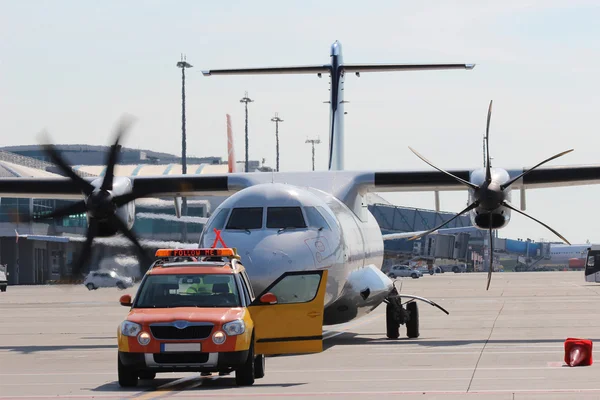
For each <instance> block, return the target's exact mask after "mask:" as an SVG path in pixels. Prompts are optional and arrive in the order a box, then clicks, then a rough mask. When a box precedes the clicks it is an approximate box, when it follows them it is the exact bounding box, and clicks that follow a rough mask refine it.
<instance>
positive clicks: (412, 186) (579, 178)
mask: <svg viewBox="0 0 600 400" xmlns="http://www.w3.org/2000/svg"><path fill="white" fill-rule="evenodd" d="M527 169H528V168H523V169H516V170H509V171H508V173H509V175H510V176H511V177H516V176H518V175H520V174H521V173H522V172H523V171H526V170H527ZM448 172H450V173H451V174H453V175H455V176H457V177H459V178H461V179H464V180H466V181H469V176H470V173H471V171H469V170H454V171H452V170H450V171H448ZM365 178H366V176H363V177H362V178H359V180H361V181H363V182H365V183H367V181H371V182H372V183H371V184H367V185H366V186H367V187H366V190H367V191H371V192H424V191H455V190H466V187H465V186H464V185H462V184H461V183H459V182H457V181H455V180H454V179H453V178H452V177H450V176H448V175H446V174H443V173H441V172H438V171H406V172H395V171H388V172H375V173H374V174H373V176H372V178H371V176H370V177H369V178H366V179H365ZM597 184H600V164H595V165H581V166H570V165H569V166H555V167H545V168H537V169H535V170H533V171H531V172H530V173H528V174H527V175H525V176H524V177H523V178H521V179H519V180H518V181H516V182H515V183H514V184H513V185H512V186H511V187H512V188H513V189H522V188H525V189H538V188H555V187H566V186H584V185H597Z"/></svg>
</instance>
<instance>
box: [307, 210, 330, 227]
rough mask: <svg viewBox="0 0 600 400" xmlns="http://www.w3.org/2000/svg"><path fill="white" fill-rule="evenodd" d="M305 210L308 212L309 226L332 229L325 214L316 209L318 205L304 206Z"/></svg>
mask: <svg viewBox="0 0 600 400" xmlns="http://www.w3.org/2000/svg"><path fill="white" fill-rule="evenodd" d="M304 211H305V212H306V219H307V220H308V226H310V227H311V228H317V229H318V228H323V229H331V228H330V226H329V224H328V223H327V221H326V220H325V218H324V217H323V215H321V213H320V212H319V211H318V210H317V209H316V207H304Z"/></svg>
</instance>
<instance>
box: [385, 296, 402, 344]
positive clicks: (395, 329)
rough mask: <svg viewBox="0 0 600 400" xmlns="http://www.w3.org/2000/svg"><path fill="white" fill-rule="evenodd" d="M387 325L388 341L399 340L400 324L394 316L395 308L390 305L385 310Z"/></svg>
mask: <svg viewBox="0 0 600 400" xmlns="http://www.w3.org/2000/svg"><path fill="white" fill-rule="evenodd" d="M385 325H386V331H387V338H388V339H398V337H399V336H400V324H399V323H398V322H397V321H396V318H395V316H394V306H393V305H392V304H390V303H388V304H387V305H386V308H385Z"/></svg>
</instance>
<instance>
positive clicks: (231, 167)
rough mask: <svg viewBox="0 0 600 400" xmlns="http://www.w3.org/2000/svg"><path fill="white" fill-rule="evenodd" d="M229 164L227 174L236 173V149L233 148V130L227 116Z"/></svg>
mask: <svg viewBox="0 0 600 400" xmlns="http://www.w3.org/2000/svg"><path fill="white" fill-rule="evenodd" d="M227 164H228V165H229V168H228V171H227V172H229V173H232V172H235V147H234V146H233V130H232V128H231V115H229V114H227Z"/></svg>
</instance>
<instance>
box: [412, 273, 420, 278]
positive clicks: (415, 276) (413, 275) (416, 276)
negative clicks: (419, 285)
mask: <svg viewBox="0 0 600 400" xmlns="http://www.w3.org/2000/svg"><path fill="white" fill-rule="evenodd" d="M410 276H411V277H412V278H413V279H417V278H418V277H419V275H417V274H415V273H414V272H413V273H412V274H411V275H410Z"/></svg>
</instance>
